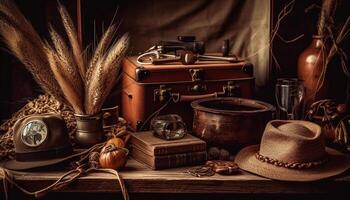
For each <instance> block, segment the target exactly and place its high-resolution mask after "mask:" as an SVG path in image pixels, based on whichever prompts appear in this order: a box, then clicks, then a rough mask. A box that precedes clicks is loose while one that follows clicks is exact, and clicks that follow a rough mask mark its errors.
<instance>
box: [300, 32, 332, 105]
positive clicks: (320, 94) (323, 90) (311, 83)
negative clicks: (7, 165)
mask: <svg viewBox="0 0 350 200" xmlns="http://www.w3.org/2000/svg"><path fill="white" fill-rule="evenodd" d="M326 54H327V51H326V48H324V44H323V41H322V37H320V36H317V35H315V36H313V38H312V42H311V44H310V45H309V46H308V47H307V48H306V49H305V50H304V51H303V52H302V53H301V54H300V56H299V59H298V78H299V80H302V81H303V84H304V87H305V105H306V108H309V106H310V105H311V104H312V103H313V102H315V101H317V100H320V99H324V98H327V95H328V87H329V83H328V80H327V78H326V77H325V79H324V81H322V80H320V76H321V73H322V71H323V70H324V69H323V68H324V62H325V59H326V56H327V55H326ZM318 84H322V86H321V87H320V88H319V89H317V88H318Z"/></svg>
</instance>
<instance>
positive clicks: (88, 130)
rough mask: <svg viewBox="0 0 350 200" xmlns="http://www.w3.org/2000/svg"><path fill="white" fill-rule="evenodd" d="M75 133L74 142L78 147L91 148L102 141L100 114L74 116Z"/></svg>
mask: <svg viewBox="0 0 350 200" xmlns="http://www.w3.org/2000/svg"><path fill="white" fill-rule="evenodd" d="M75 119H76V121H77V131H76V133H75V137H74V138H75V141H76V143H77V144H78V145H80V146H86V147H87V146H92V145H94V144H97V143H100V142H102V141H103V140H104V133H103V122H102V114H96V115H80V114H75Z"/></svg>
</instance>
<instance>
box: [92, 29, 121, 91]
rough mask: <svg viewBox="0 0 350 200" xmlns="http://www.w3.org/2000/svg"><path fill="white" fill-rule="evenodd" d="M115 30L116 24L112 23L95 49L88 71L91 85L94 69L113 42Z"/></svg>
mask: <svg viewBox="0 0 350 200" xmlns="http://www.w3.org/2000/svg"><path fill="white" fill-rule="evenodd" d="M115 31H116V26H115V25H111V26H110V27H108V29H107V31H106V32H105V33H104V34H103V36H102V38H101V40H100V42H99V43H98V45H97V48H96V49H95V52H94V54H93V56H92V58H91V60H90V63H89V68H88V69H87V72H86V81H87V85H89V80H90V79H91V75H92V71H94V68H95V67H96V65H97V62H98V60H100V59H101V58H102V57H103V55H104V54H105V53H106V50H107V48H108V46H109V45H110V43H111V42H112V39H113V36H114V34H115Z"/></svg>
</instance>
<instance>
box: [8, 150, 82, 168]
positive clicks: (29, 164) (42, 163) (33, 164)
mask: <svg viewBox="0 0 350 200" xmlns="http://www.w3.org/2000/svg"><path fill="white" fill-rule="evenodd" d="M84 153H85V151H84V150H77V149H74V150H73V152H72V154H71V155H68V156H66V157H62V158H55V159H50V160H38V161H25V162H24V161H18V160H15V159H13V160H8V161H6V162H4V163H2V164H1V167H3V168H6V169H10V170H15V171H24V170H32V169H36V168H41V167H46V166H52V165H56V164H59V163H62V162H65V161H68V160H70V159H73V158H75V157H77V156H80V155H82V154H84Z"/></svg>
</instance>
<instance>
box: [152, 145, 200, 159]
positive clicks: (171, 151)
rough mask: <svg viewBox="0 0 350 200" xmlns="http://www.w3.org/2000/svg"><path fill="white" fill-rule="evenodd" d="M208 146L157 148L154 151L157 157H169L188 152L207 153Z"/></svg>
mask: <svg viewBox="0 0 350 200" xmlns="http://www.w3.org/2000/svg"><path fill="white" fill-rule="evenodd" d="M205 150H206V144H205V143H200V144H192V145H183V146H168V147H162V148H155V149H154V150H153V152H154V155H155V156H161V155H169V154H178V153H186V152H198V151H205Z"/></svg>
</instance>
